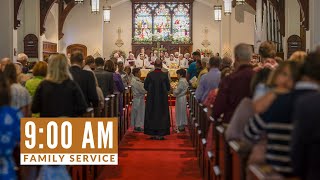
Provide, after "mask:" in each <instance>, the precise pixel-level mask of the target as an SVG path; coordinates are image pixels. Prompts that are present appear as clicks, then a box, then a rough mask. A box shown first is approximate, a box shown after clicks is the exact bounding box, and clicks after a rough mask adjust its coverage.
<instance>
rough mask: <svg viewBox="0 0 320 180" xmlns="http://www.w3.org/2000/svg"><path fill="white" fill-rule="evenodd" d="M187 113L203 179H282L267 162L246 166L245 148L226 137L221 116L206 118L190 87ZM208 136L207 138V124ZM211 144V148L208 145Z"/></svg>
mask: <svg viewBox="0 0 320 180" xmlns="http://www.w3.org/2000/svg"><path fill="white" fill-rule="evenodd" d="M187 111H188V112H187V114H188V122H189V125H188V127H189V131H190V138H191V141H192V144H193V146H194V147H195V153H196V155H197V157H198V163H199V167H200V170H201V174H202V177H203V179H205V180H245V179H247V177H248V176H249V177H250V179H252V180H269V179H270V180H283V179H284V178H283V177H282V176H280V175H279V174H278V173H276V172H275V171H274V170H273V169H272V168H271V167H270V166H268V165H265V164H264V165H250V166H249V167H247V159H248V154H249V152H248V149H247V148H245V147H246V146H245V144H243V143H241V142H237V141H230V142H227V141H226V140H225V136H224V133H225V130H226V128H227V125H226V124H222V117H223V115H222V116H221V117H220V118H219V119H217V120H215V119H214V118H213V117H210V116H209V117H208V116H207V112H208V109H207V108H206V107H204V106H203V105H202V104H200V103H199V102H197V100H196V97H195V92H194V90H192V89H189V92H188V104H187ZM210 126H213V128H212V131H210V135H211V139H210V141H208V137H207V135H208V132H209V131H208V130H209V127H210ZM209 144H210V145H211V146H210V147H211V148H210V149H208V148H207V146H208V145H209Z"/></svg>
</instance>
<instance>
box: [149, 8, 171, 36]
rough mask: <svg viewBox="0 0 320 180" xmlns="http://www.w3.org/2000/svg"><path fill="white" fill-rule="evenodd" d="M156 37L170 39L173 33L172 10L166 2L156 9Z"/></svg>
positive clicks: (154, 25)
mask: <svg viewBox="0 0 320 180" xmlns="http://www.w3.org/2000/svg"><path fill="white" fill-rule="evenodd" d="M153 27H154V31H153V32H154V39H155V40H159V41H168V40H170V34H171V14H170V10H169V9H168V8H167V7H166V5H164V4H160V5H159V7H158V8H156V9H155V15H154V24H153Z"/></svg>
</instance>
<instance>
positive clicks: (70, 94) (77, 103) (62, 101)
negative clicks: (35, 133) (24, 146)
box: [32, 54, 87, 117]
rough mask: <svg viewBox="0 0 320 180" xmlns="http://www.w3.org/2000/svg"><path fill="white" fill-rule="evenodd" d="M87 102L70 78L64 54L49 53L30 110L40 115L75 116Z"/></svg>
mask: <svg viewBox="0 0 320 180" xmlns="http://www.w3.org/2000/svg"><path fill="white" fill-rule="evenodd" d="M86 109H87V104H86V101H85V99H84V96H83V94H82V91H81V89H80V87H79V86H78V85H77V84H76V83H75V82H74V81H73V80H72V76H71V74H70V72H69V67H68V60H67V57H66V56H65V55H64V54H55V55H51V56H50V58H49V65H48V72H47V76H46V78H45V80H44V81H42V82H41V83H40V85H39V87H38V88H37V90H36V92H35V95H34V97H33V104H32V112H33V113H40V117H61V116H67V117H77V116H81V115H83V114H84V113H85V112H86Z"/></svg>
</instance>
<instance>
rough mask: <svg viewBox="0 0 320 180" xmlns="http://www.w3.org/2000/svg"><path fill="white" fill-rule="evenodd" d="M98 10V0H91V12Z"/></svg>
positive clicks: (97, 11)
mask: <svg viewBox="0 0 320 180" xmlns="http://www.w3.org/2000/svg"><path fill="white" fill-rule="evenodd" d="M99 11H100V0H91V13H95V14H98V13H99Z"/></svg>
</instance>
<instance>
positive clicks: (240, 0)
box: [236, 0, 246, 5]
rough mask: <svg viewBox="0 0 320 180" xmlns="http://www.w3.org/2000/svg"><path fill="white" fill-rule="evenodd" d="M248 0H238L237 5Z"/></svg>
mask: <svg viewBox="0 0 320 180" xmlns="http://www.w3.org/2000/svg"><path fill="white" fill-rule="evenodd" d="M245 3H246V0H236V5H244V4H245Z"/></svg>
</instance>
